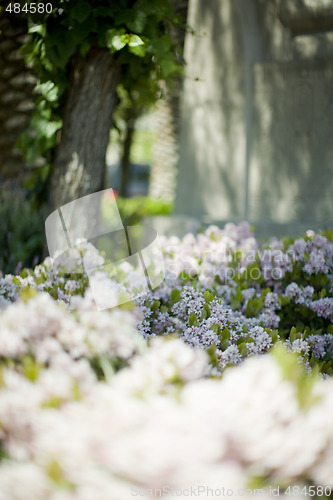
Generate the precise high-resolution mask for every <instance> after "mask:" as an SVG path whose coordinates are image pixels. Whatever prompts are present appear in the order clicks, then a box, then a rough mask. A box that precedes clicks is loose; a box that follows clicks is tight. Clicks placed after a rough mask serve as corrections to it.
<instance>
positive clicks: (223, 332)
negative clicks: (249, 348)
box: [221, 328, 230, 340]
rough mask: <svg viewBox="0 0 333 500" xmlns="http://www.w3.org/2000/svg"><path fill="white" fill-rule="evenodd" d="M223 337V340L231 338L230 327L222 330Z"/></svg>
mask: <svg viewBox="0 0 333 500" xmlns="http://www.w3.org/2000/svg"><path fill="white" fill-rule="evenodd" d="M221 339H223V340H229V339H230V330H229V328H224V330H222V332H221Z"/></svg>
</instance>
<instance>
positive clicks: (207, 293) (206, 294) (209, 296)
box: [203, 290, 214, 303]
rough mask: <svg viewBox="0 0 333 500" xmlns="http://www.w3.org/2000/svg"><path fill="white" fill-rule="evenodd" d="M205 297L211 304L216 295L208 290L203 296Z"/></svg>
mask: <svg viewBox="0 0 333 500" xmlns="http://www.w3.org/2000/svg"><path fill="white" fill-rule="evenodd" d="M203 297H204V299H205V301H206V302H208V303H209V302H212V300H213V299H214V294H213V293H212V292H209V291H208V290H206V291H205V293H204V294H203Z"/></svg>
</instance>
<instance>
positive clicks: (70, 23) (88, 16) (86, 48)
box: [18, 0, 182, 180]
mask: <svg viewBox="0 0 333 500" xmlns="http://www.w3.org/2000/svg"><path fill="white" fill-rule="evenodd" d="M30 3H31V2H28V4H30ZM180 23H181V19H180V17H179V16H177V15H176V14H175V12H174V10H173V7H172V5H171V3H170V2H169V0H159V1H158V2H152V1H151V0H117V2H114V1H112V0H58V1H57V5H56V6H54V8H53V9H52V12H50V13H47V12H43V13H38V12H36V13H34V14H31V13H29V14H28V32H29V35H30V36H29V40H28V42H27V43H26V44H25V45H24V46H23V47H22V49H21V50H22V53H23V54H25V55H26V59H27V61H28V62H29V63H30V64H32V66H33V68H34V70H35V72H36V74H37V75H38V77H39V83H38V85H37V87H36V101H35V111H34V113H33V116H32V120H31V123H30V125H29V127H28V129H27V130H26V131H25V132H24V133H23V134H22V135H21V137H20V138H19V141H18V145H19V147H20V148H21V149H22V150H23V152H24V154H25V157H26V160H27V162H28V163H29V164H33V163H34V162H35V161H36V159H37V158H39V157H41V156H42V157H43V158H44V159H45V164H44V166H43V167H42V168H40V169H39V170H38V171H37V175H40V176H42V179H44V180H45V179H46V177H47V175H48V173H49V171H50V167H51V165H52V161H53V158H54V150H55V146H56V144H57V133H59V131H60V130H61V127H62V118H61V117H62V109H63V104H64V98H65V96H66V91H67V89H68V88H69V85H70V81H69V77H70V68H71V61H72V60H73V58H75V57H77V56H81V57H86V56H87V55H88V53H89V52H90V51H91V50H92V49H93V48H95V47H101V48H106V49H108V50H109V51H110V52H111V53H112V54H114V56H115V57H116V58H117V62H118V64H119V65H120V66H121V82H120V84H119V86H118V90H117V92H118V102H119V106H120V109H121V107H123V108H126V107H129V106H141V107H145V106H148V105H149V104H152V103H153V102H155V101H156V100H157V98H158V97H159V95H160V92H161V91H160V82H162V81H164V82H166V83H167V84H168V85H172V83H173V80H174V78H175V76H176V75H177V74H180V73H181V72H182V56H181V51H180V48H179V47H177V46H176V44H175V41H174V40H173V38H172V36H171V33H170V32H171V27H173V26H177V25H179V24H180ZM97 97H98V96H97Z"/></svg>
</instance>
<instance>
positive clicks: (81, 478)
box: [0, 224, 333, 500]
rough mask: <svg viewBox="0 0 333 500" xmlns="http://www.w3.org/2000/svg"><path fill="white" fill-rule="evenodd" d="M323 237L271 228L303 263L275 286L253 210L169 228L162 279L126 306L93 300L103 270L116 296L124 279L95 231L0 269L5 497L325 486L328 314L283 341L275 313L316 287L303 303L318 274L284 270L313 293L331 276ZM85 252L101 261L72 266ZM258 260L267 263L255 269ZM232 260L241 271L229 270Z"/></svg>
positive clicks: (314, 490) (329, 247)
mask: <svg viewBox="0 0 333 500" xmlns="http://www.w3.org/2000/svg"><path fill="white" fill-rule="evenodd" d="M328 236H329V235H326V236H323V235H318V234H310V235H306V237H305V238H300V239H298V240H295V241H290V242H289V243H288V244H287V245H285V246H283V243H282V242H281V241H280V242H277V241H272V242H271V243H270V245H269V247H270V248H269V250H271V251H273V250H274V252H276V250H277V246H278V248H279V252H282V253H280V254H277V253H274V260H275V261H277V257H278V256H279V257H282V260H279V269H280V270H282V269H283V266H282V264H281V263H282V262H283V258H284V257H285V254H286V253H287V250H289V251H290V249H291V248H292V249H293V251H294V252H295V254H294V257H293V258H294V260H295V262H298V263H301V265H300V266H298V265H296V264H295V262H294V263H293V262H287V268H288V270H286V269H284V271H285V273H284V274H283V273H281V275H280V276H279V277H278V276H276V278H275V281H274V282H273V283H272V284H270V285H269V286H268V283H269V282H270V281H271V271H272V266H271V264H272V259H270V257H271V255H270V256H269V258H268V257H267V254H264V253H262V250H263V249H262V248H261V249H260V247H259V246H258V245H257V242H256V240H255V238H253V235H251V233H250V231H249V227H248V225H246V224H240V225H239V226H234V225H228V226H226V228H224V229H219V228H217V227H210V228H207V230H206V231H204V232H202V233H200V234H197V235H192V234H189V235H186V236H185V237H184V238H183V239H179V238H175V237H173V238H163V237H161V241H162V244H163V249H164V255H165V265H166V268H167V275H166V277H165V280H164V282H163V283H162V284H161V285H160V286H159V287H158V288H156V289H155V290H154V291H152V292H149V293H147V294H145V295H142V296H136V297H135V302H136V305H135V306H134V304H131V308H130V309H128V308H125V307H123V305H124V304H123V305H115V306H114V307H112V308H110V309H109V310H107V309H105V310H103V311H98V312H97V311H96V309H95V302H94V298H95V297H96V293H97V292H96V289H95V290H94V286H95V284H97V285H98V291H99V293H101V295H102V296H105V295H108V294H109V296H110V297H111V298H112V297H115V296H116V295H117V294H118V293H120V288H119V286H118V284H117V283H115V282H114V280H113V279H110V276H109V271H108V270H109V268H108V267H104V268H103V267H102V266H103V265H104V264H105V262H104V260H103V258H102V257H101V255H100V254H99V252H98V251H97V250H96V249H95V248H94V247H93V246H92V245H91V244H90V243H87V242H85V243H83V242H81V247H80V249H81V253H80V252H79V250H78V248H71V249H70V251H69V252H68V253H67V254H66V255H63V256H62V258H60V259H59V260H58V261H56V262H54V263H52V262H51V259H49V258H47V259H45V261H44V262H42V263H41V264H39V265H37V266H36V267H35V268H33V269H26V270H23V271H22V272H21V273H20V274H19V275H16V276H13V275H8V276H6V277H5V278H0V309H2V310H1V311H0V324H1V328H0V409H1V433H0V497H1V498H6V499H7V498H13V494H14V495H15V499H17V500H26V498H27V492H29V495H30V497H31V498H36V499H37V498H43V499H48V500H53V499H55V498H60V497H61V498H66V499H68V500H75V499H77V498H81V497H82V495H83V496H84V497H85V498H94V497H96V491H98V495H99V498H101V499H108V500H109V499H111V498H117V499H118V498H121V499H124V500H127V499H130V498H131V497H132V496H133V494H134V495H135V496H137V495H139V496H144V495H146V496H147V495H148V496H153V494H152V492H157V491H162V488H164V487H165V485H170V487H169V486H168V490H166V491H167V493H170V491H171V493H170V494H167V495H165V498H171V497H172V496H174V494H173V492H175V495H176V496H179V492H180V491H181V490H182V489H183V490H184V492H185V493H184V495H182V496H184V497H185V496H188V495H187V493H188V492H189V491H190V488H189V487H188V486H187V485H191V491H193V492H194V494H195V495H197V494H198V496H202V495H200V494H201V493H204V491H203V490H202V486H200V488H201V490H200V494H199V490H198V485H209V490H208V489H207V490H206V492H207V497H209V496H211V495H210V492H212V491H213V492H214V494H215V496H223V495H224V492H225V489H226V488H227V491H228V492H230V491H233V492H238V493H239V492H241V491H242V493H245V490H246V488H250V487H252V488H260V489H256V490H255V492H256V494H259V495H262V496H264V497H267V498H268V497H269V496H272V495H271V493H272V491H274V495H275V496H278V494H279V492H281V493H284V492H285V495H290V494H291V493H292V495H296V496H297V495H298V496H299V495H302V496H304V497H306V496H316V497H321V496H324V495H325V496H331V491H332V485H333V471H332V453H333V447H332V443H333V427H332V408H333V391H332V382H333V380H332V378H331V379H330V378H329V377H328V376H327V373H330V372H329V370H328V369H326V368H323V366H322V365H321V363H322V361H323V358H325V357H326V358H327V359H328V361H329V362H330V360H331V356H332V345H333V344H332V338H333V334H332V327H331V328H330V327H328V328H327V331H326V332H324V331H323V332H318V331H317V332H316V335H315V336H314V337H316V339H314V338H313V339H312V340H311V339H310V337H311V336H308V337H306V335H307V329H306V326H305V327H304V328H303V329H302V331H301V330H299V328H296V327H295V328H291V331H290V332H289V335H288V336H285V335H284V334H283V335H281V337H280V341H279V340H278V336H279V332H278V331H275V332H274V329H273V328H270V327H268V326H267V322H268V321H271V322H272V320H275V321H278V320H277V318H276V317H275V316H274V314H273V313H274V312H275V311H279V310H280V309H279V308H278V307H277V306H280V307H281V309H282V308H283V307H284V305H283V300H282V302H281V299H283V298H285V297H289V298H290V301H293V302H294V303H295V304H297V302H300V301H301V300H302V298H303V299H304V300H305V299H306V298H307V299H308V300H309V301H311V303H310V302H307V307H308V308H309V309H310V310H312V309H311V308H312V305H311V304H312V303H313V302H315V304H317V302H316V300H320V299H316V300H314V301H313V300H312V296H311V297H310V291H311V290H309V289H306V286H312V285H306V286H305V287H303V285H302V282H301V281H300V284H299V286H298V285H297V286H298V288H296V287H295V284H294V285H293V283H288V282H287V281H284V278H285V276H286V273H287V272H290V273H293V269H294V268H299V269H298V271H300V272H301V274H303V278H304V279H306V281H307V283H308V279H307V278H306V276H310V277H311V278H310V282H311V283H312V284H313V285H316V286H317V287H318V288H317V292H318V290H319V287H320V286H322V280H321V279H320V280H319V281H320V284H318V283H316V279H315V276H319V275H320V274H322V275H325V276H327V278H328V280H329V281H331V279H332V259H331V258H332V257H333V244H332V242H331V241H330V239H329V237H328ZM266 249H268V248H267V247H266ZM252 250H255V255H257V258H258V262H257V264H258V267H257V268H256V267H254V266H253V262H251V261H252V254H251V251H252ZM307 252H308V254H309V255H308V256H307V255H306V254H307ZM315 256H316V257H315ZM83 257H84V261H85V263H86V264H87V268H89V269H90V270H91V269H93V268H94V266H95V269H96V266H97V269H96V272H94V273H92V274H91V275H90V276H89V281H90V282H89V283H88V280H87V274H86V273H85V272H82V271H81V272H80V273H77V274H75V272H74V271H76V270H77V266H78V267H81V266H82V258H83ZM250 257H251V259H250ZM297 259H298V260H297ZM221 262H222V264H221ZM236 262H238V264H239V266H240V267H239V268H237V266H235V263H236ZM275 263H276V264H277V262H275ZM217 264H219V266H217ZM307 264H310V265H309V266H307ZM325 266H326V267H325ZM258 268H259V269H260V270H261V273H262V274H263V275H262V276H259V275H258V274H257V273H252V274H251V270H252V271H253V269H258ZM66 269H67V270H68V269H71V270H72V273H69V274H71V276H66V273H65V272H64V270H66ZM226 269H230V270H233V271H236V273H235V274H234V275H233V277H232V278H226V279H223V276H225V274H224V273H223V270H226ZM246 269H248V270H249V273H248V275H247V276H244V270H246ZM125 270H126V272H127V273H128V274H131V272H132V271H133V270H132V269H131V265H130V264H128V263H126V266H125ZM210 271H212V272H210ZM320 271H321V272H320ZM236 274H237V277H236V279H234V278H235V276H236ZM215 278H216V279H215ZM138 279H140V277H138V275H137V273H136V272H135V270H134V272H133V273H132V280H133V283H134V282H135V281H136V280H138ZM94 280H95V282H94ZM286 280H287V278H286ZM96 282H97V283H96ZM245 283H248V284H249V285H254V286H252V287H250V288H246V287H245ZM241 285H244V286H243V288H239V287H240V286H241ZM291 285H292V286H291ZM288 287H289V288H288ZM228 289H229V294H228ZM268 289H270V291H269V290H268ZM305 289H306V290H305ZM300 290H301V292H302V293H301V292H300ZM317 292H316V293H317ZM313 293H315V292H313ZM331 293H332V289H331V287H328V292H327V296H326V297H323V298H324V299H329V301H328V302H325V307H326V308H323V307H321V308H313V312H314V313H315V314H316V316H317V318H318V319H320V318H322V317H325V316H327V319H329V320H330V321H331V320H332V316H333V314H332V311H333V309H332V297H330V294H331ZM302 294H303V295H302ZM255 299H258V300H257V302H252V303H251V307H249V308H247V304H246V301H248V302H249V301H250V300H252V301H254V300H255ZM262 299H263V300H262ZM231 305H232V307H231ZM260 311H261V312H260ZM263 311H266V315H267V314H268V312H269V311H270V312H271V313H272V314H270V315H269V314H268V316H266V317H265V316H263V315H262V314H263ZM252 312H253V314H254V315H253V316H250V313H251V314H252ZM323 314H324V316H323ZM290 318H291V320H292V321H293V319H294V318H293V317H292V316H291V317H290ZM276 330H279V327H278V328H277V329H276ZM139 333H140V334H141V335H140V334H139ZM320 340H324V341H325V342H324V343H320ZM316 342H317V345H315V344H316ZM310 344H311V345H312V347H311V349H312V353H311V351H310ZM306 347H307V348H308V350H305V348H306ZM318 347H320V349H319V351H318ZM268 351H271V352H268ZM310 353H311V354H310ZM312 354H313V355H314V358H316V359H314V361H315V363H316V364H314V366H312V364H311V357H310V356H311V355H312ZM244 358H250V359H245V360H244ZM300 361H301V362H300ZM230 365H239V366H230ZM304 367H305V368H306V369H305V370H304ZM318 372H319V373H318ZM323 377H324V378H327V379H328V380H322V378H323ZM207 423H209V425H207ZM156 443H158V460H156V456H157V455H156ZM78 465H79V466H78ZM17 478H19V479H20V480H19V482H18V479H17ZM221 484H222V485H223V490H222V487H221V486H220V485H221ZM184 485H186V489H184ZM272 485H273V487H274V490H272ZM169 488H170V489H169ZM212 488H214V490H212ZM240 488H241V489H240ZM208 491H209V493H208ZM248 493H249V495H251V494H253V493H254V491H251V492H248ZM158 495H159V493H158ZM243 496H244V495H243Z"/></svg>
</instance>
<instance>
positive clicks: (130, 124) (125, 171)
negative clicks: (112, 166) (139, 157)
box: [119, 117, 135, 197]
mask: <svg viewBox="0 0 333 500" xmlns="http://www.w3.org/2000/svg"><path fill="white" fill-rule="evenodd" d="M134 126H135V119H134V118H132V117H130V118H129V119H128V120H127V127H126V137H125V141H124V148H123V156H122V159H121V182H120V190H119V194H120V196H123V197H126V196H127V191H128V189H127V188H128V182H129V173H130V154H131V146H132V142H133V136H134V130H135V128H134Z"/></svg>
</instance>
